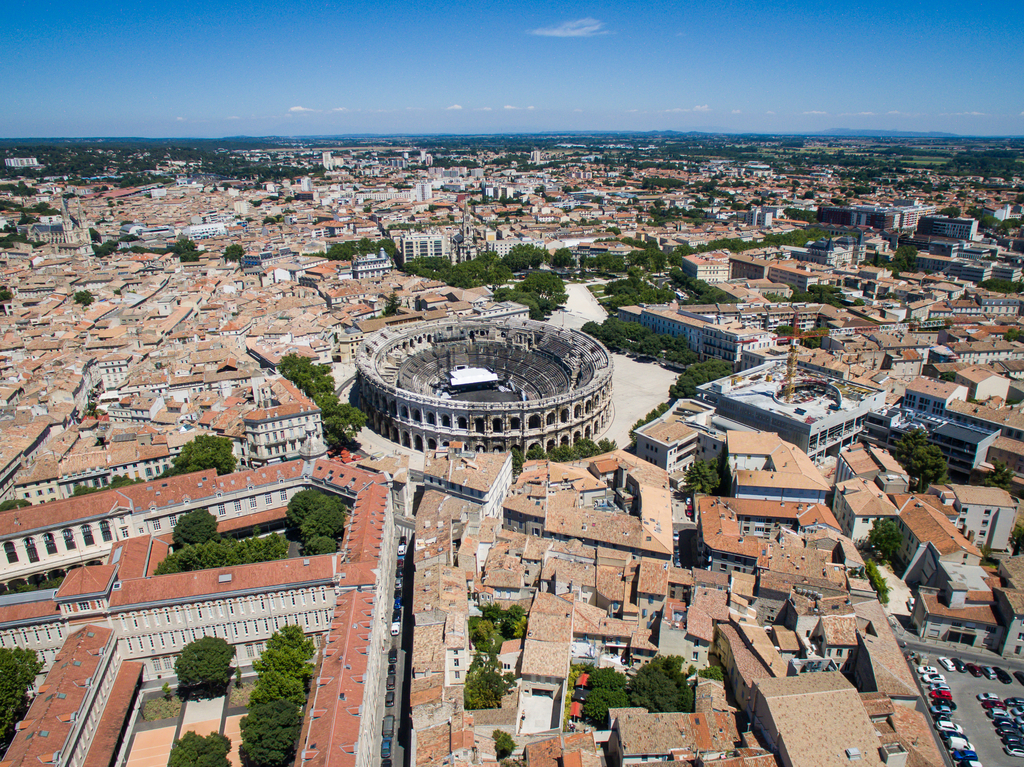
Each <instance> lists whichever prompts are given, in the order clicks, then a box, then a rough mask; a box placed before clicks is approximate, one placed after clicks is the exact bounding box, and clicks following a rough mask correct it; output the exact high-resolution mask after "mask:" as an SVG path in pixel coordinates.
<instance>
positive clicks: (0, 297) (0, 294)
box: [0, 285, 14, 301]
mask: <svg viewBox="0 0 1024 768" xmlns="http://www.w3.org/2000/svg"><path fill="white" fill-rule="evenodd" d="M13 298H14V294H13V293H11V289H10V288H8V287H7V286H6V285H5V286H3V287H0V301H10V300H11V299H13Z"/></svg>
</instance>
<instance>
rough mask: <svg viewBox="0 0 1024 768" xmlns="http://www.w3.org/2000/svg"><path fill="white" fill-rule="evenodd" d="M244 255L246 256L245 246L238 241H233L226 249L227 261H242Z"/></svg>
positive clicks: (225, 257) (225, 256)
mask: <svg viewBox="0 0 1024 768" xmlns="http://www.w3.org/2000/svg"><path fill="white" fill-rule="evenodd" d="M243 256H245V248H243V247H242V246H240V245H239V244H238V243H232V244H231V245H229V246H228V247H227V248H225V249H224V260H225V261H241V260H242V257H243Z"/></svg>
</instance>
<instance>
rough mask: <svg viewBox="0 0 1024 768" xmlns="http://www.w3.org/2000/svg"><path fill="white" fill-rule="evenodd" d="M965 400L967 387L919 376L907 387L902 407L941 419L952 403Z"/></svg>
mask: <svg viewBox="0 0 1024 768" xmlns="http://www.w3.org/2000/svg"><path fill="white" fill-rule="evenodd" d="M966 399H967V387H965V386H963V385H962V384H956V383H954V382H951V381H939V380H938V379H929V378H926V377H924V376H920V377H918V378H916V379H914V381H912V382H911V383H910V384H908V385H907V389H906V393H905V394H904V395H903V407H904V408H907V409H909V410H911V411H916V412H918V413H923V414H925V415H927V416H933V417H935V418H939V419H941V418H945V417H946V407H947V406H948V405H949V404H950V403H951V402H952V401H954V400H966Z"/></svg>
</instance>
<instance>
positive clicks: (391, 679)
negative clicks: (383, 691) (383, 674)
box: [387, 675, 395, 691]
mask: <svg viewBox="0 0 1024 768" xmlns="http://www.w3.org/2000/svg"><path fill="white" fill-rule="evenodd" d="M387 689H388V690H389V691H393V690H395V676H394V675H388V683H387Z"/></svg>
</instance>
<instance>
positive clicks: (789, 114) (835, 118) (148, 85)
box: [0, 0, 1024, 137]
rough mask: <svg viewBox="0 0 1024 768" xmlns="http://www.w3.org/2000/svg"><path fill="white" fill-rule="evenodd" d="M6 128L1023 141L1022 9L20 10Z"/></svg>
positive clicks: (9, 9) (207, 2)
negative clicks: (837, 131) (863, 135)
mask: <svg viewBox="0 0 1024 768" xmlns="http://www.w3.org/2000/svg"><path fill="white" fill-rule="evenodd" d="M4 8H5V14H4V21H5V25H4V26H5V35H4V37H5V45H4V49H5V51H4V55H3V57H0V81H2V82H3V83H4V88H3V91H4V96H5V99H4V107H3V109H0V136H4V137H33V136H34V137H43V136H152V137H177V136H197V137H219V136H230V135H252V136H263V135H316V134H345V133H447V132H450V133H493V132H536V131H558V130H664V129H673V130H681V131H685V130H720V129H726V130H731V131H750V132H766V133H767V132H813V131H819V130H827V129H831V128H882V129H895V130H913V131H948V132H951V133H959V134H967V135H1024V74H1022V73H1024V42H1022V39H1024V38H1022V36H1021V30H1020V22H1019V17H1020V5H1019V2H992V3H988V4H986V5H985V6H984V9H983V10H982V9H981V8H978V9H975V8H973V7H970V6H965V5H963V4H960V3H958V4H953V3H949V2H941V1H937V2H915V3H910V2H902V3H901V2H899V1H898V0H896V2H882V1H881V0H870V1H868V0H862V1H858V0H850V1H848V2H845V3H824V2H820V0H819V1H817V2H811V1H810V0H782V1H781V2H771V1H770V2H753V0H749V1H746V2H740V1H739V0H716V1H715V2H709V1H707V0H701V1H700V2H694V1H692V0H677V2H673V3H651V2H632V1H631V0H626V1H624V2H592V3H566V4H557V5H556V4H552V3H540V2H517V3H509V2H501V3H499V2H495V1H494V0H478V1H477V2H471V3H470V2H446V3H439V2H434V1H433V0H422V1H421V2H417V3H411V2H395V1H394V0H380V2H376V3H366V2H362V1H361V0H355V1H354V2H353V1H347V0H315V1H314V0H288V1H283V0H274V1H273V2H270V1H267V0H231V2H227V1H226V0H193V1H192V2H182V1H181V0H165V1H164V2H160V3H152V2H145V3H143V2H135V1H134V0H122V1H121V2H111V1H110V0H89V1H88V2H81V1H79V2H45V0H44V1H43V2H39V1H38V0H37V1H36V2H27V0H7V1H6V2H5V3H4Z"/></svg>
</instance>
